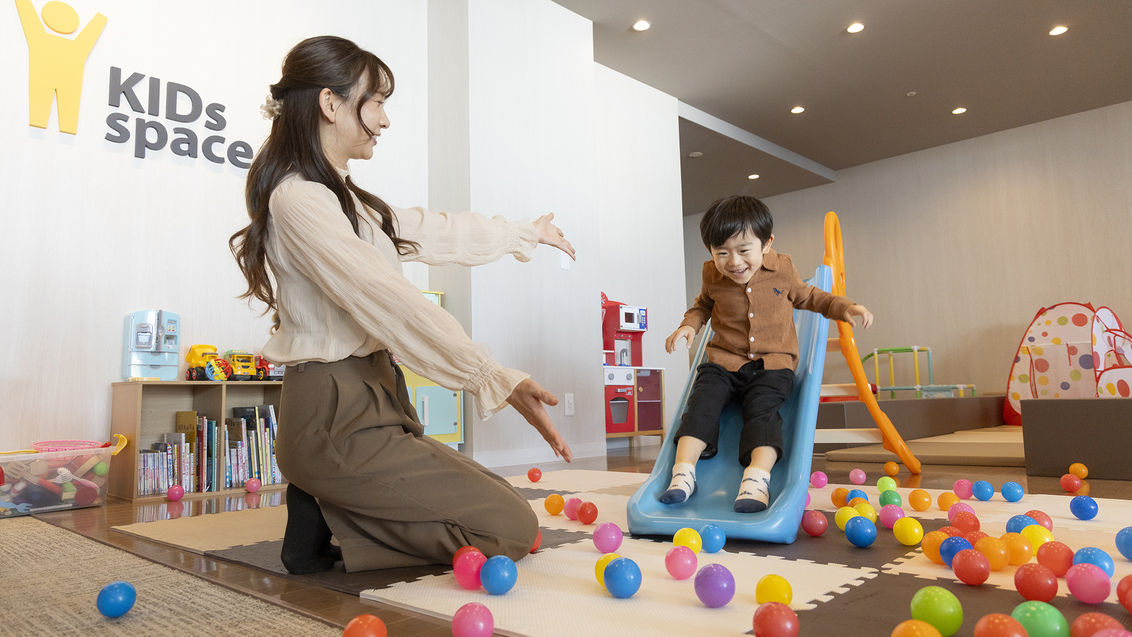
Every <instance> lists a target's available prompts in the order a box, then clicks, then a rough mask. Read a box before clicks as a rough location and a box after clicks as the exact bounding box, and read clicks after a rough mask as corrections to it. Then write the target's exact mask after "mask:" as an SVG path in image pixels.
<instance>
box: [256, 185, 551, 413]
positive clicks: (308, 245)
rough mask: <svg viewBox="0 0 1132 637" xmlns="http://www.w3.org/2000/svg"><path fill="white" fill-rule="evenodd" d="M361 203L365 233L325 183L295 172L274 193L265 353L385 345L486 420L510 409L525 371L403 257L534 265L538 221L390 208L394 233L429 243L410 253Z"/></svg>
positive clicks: (276, 357)
mask: <svg viewBox="0 0 1132 637" xmlns="http://www.w3.org/2000/svg"><path fill="white" fill-rule="evenodd" d="M342 174H343V177H345V176H346V174H347V173H345V172H343V173H342ZM351 196H353V194H351ZM354 205H355V206H356V207H357V210H358V211H359V215H358V221H359V226H360V232H361V236H360V237H359V236H357V235H355V234H354V230H353V228H352V227H351V226H350V222H349V220H348V219H347V218H346V215H345V214H343V212H342V206H341V205H340V204H339V202H338V199H337V198H336V197H335V196H334V194H333V193H331V192H330V190H329V189H327V188H326V187H325V186H323V185H322V184H318V183H314V182H310V181H306V180H304V179H302V178H301V177H298V176H291V177H288V178H287V179H285V180H284V181H283V182H282V183H280V184H279V186H278V187H276V189H275V191H274V192H272V193H271V199H270V201H269V207H270V210H271V218H270V220H269V222H268V238H267V258H268V263H269V265H270V267H271V273H272V275H273V276H274V278H275V299H276V304H277V306H278V313H279V327H278V329H277V330H276V332H275V334H274V335H272V337H271V339H270V340H268V342H267V344H266V345H265V346H264V348H263V354H264V356H265V357H267V359H268V360H270V361H272V362H276V363H282V364H285V365H293V364H297V363H303V362H308V361H319V362H332V361H337V360H342V359H344V358H346V357H349V356H366V355H368V354H371V353H373V352H375V351H378V350H381V349H386V348H388V349H389V350H391V351H392V352H393V353H394V354H395V355H396V356H397V358H398V359H400V360H401V362H402V363H404V364H405V365H407V366H408V367H409V368H410V369H412V370H413V371H415V372H417V373H418V374H420V375H422V376H424V377H426V378H428V379H430V380H432V381H434V382H436V383H438V384H440V385H443V386H444V387H448V388H450V389H464V390H467V391H469V392H471V393H472V394H474V395H475V396H476V398H477V401H476V402H477V407H478V409H479V414H480V417H481V418H487V417H489V416H490V415H491V414H492V413H494V412H496V411H498V410H500V409H502V408H503V407H505V406H506V402H505V401H506V399H507V397H508V396H510V395H511V391H512V390H514V388H515V386H516V385H518V384H519V382H520V381H522V380H523V379H525V378H527V377H528V375H527V374H524V373H523V372H520V371H517V370H513V369H506V368H504V367H502V366H500V365H499V363H497V362H496V361H495V360H494V359H492V358H491V356H490V355H489V354H488V353H487V350H486V349H485V348H484V347H483V346H482V345H480V344H478V343H474V342H472V340H471V339H470V338H468V336H467V334H465V333H464V329H463V327H462V326H461V325H460V323H459V322H457V321H456V319H455V318H453V317H452V315H450V314H449V313H448V312H446V311H445V310H443V309H441V308H440V307H439V306H437V305H435V304H433V303H432V302H431V301H429V300H428V299H427V298H425V296H424V295H423V294H421V291H420V290H419V289H417V287H416V286H415V285H413V284H412V283H411V282H410V281H409V280H408V279H407V278H405V276H404V275H403V274H402V272H401V261H402V260H405V261H420V262H423V263H427V264H429V265H448V264H459V265H468V266H472V265H480V264H483V263H490V262H492V261H495V260H497V259H499V258H500V257H502V256H504V255H507V254H513V255H514V256H515V258H516V259H518V260H519V261H529V260H530V258H531V253H532V252H533V251H534V249H535V247H536V246H537V245H538V231H537V230H536V229H535V227H534V225H533V224H532V223H531V222H530V221H516V222H510V221H507V220H506V219H504V218H502V217H493V218H490V219H489V218H487V217H485V216H483V215H478V214H473V213H464V214H457V215H451V214H446V213H432V212H428V211H426V210H424V209H422V208H409V209H400V208H393V213H394V216H395V218H396V219H395V223H396V228H397V235H398V236H399V237H401V238H403V239H407V240H410V241H415V242H417V243H418V244H419V245H420V248H419V250H418V252H416V253H415V254H408V255H405V256H403V257H402V256H399V255H398V254H397V250H396V248H395V247H394V246H393V242H392V241H391V240H390V239H389V237H387V236H386V235H385V233H384V232H382V231H381V223H380V221H379V217H376V216H375V215H372V214H371V213H369V211H368V209H367V208H365V207H364V206H363V205H362V203H361V201H359V200H358V199H357V197H354Z"/></svg>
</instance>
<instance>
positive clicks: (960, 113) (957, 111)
mask: <svg viewBox="0 0 1132 637" xmlns="http://www.w3.org/2000/svg"><path fill="white" fill-rule="evenodd" d="M966 112H967V109H965V108H963V107H962V106H960V107H959V108H957V109H955V110H953V111H951V114H952V115H962V114H963V113H966Z"/></svg>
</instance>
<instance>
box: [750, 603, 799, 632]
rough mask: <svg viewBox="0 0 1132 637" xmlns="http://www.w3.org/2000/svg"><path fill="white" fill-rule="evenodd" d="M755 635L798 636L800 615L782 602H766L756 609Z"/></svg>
mask: <svg viewBox="0 0 1132 637" xmlns="http://www.w3.org/2000/svg"><path fill="white" fill-rule="evenodd" d="M752 623H753V624H754V629H755V637H798V615H797V614H796V613H795V612H794V611H793V609H791V608H790V607H789V606H787V605H786V604H783V603H782V602H766V603H763V604H759V607H758V608H757V609H755V617H754V621H753V622H752Z"/></svg>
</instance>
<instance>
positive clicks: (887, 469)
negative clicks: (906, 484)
mask: <svg viewBox="0 0 1132 637" xmlns="http://www.w3.org/2000/svg"><path fill="white" fill-rule="evenodd" d="M884 473H885V475H888V476H892V477H896V474H898V473H900V465H898V464H896V463H895V462H893V461H891V460H889V461H888V462H886V463H884Z"/></svg>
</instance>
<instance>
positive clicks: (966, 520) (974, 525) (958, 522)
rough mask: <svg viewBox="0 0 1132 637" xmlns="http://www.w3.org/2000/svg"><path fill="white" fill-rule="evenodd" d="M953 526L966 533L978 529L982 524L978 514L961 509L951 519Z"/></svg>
mask: <svg viewBox="0 0 1132 637" xmlns="http://www.w3.org/2000/svg"><path fill="white" fill-rule="evenodd" d="M951 526H953V527H955V528H957V529H959V530H960V531H962V532H963V534H964V535H965V534H967V533H970V532H972V531H978V530H979V527H980V526H982V525H981V524H980V523H979V518H978V516H976V515H975V514H974V513H971V512H970V511H960V512H959V513H956V514H955V517H953V518H952V519H951Z"/></svg>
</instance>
